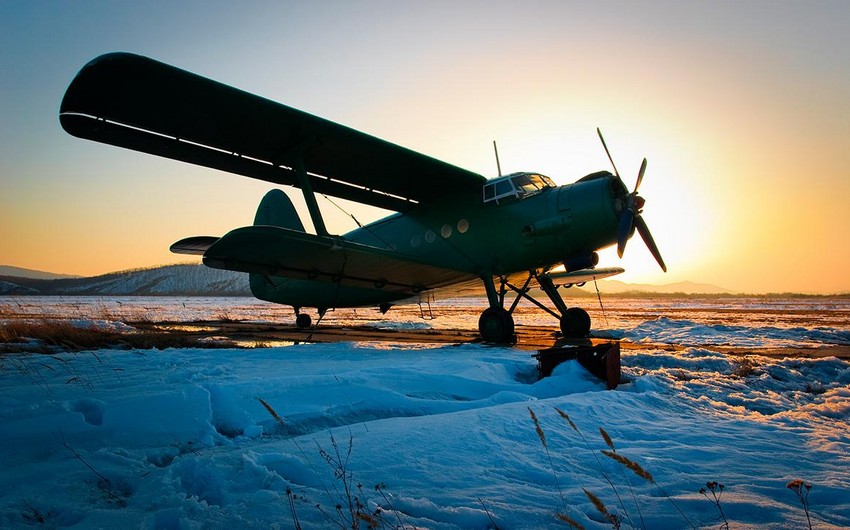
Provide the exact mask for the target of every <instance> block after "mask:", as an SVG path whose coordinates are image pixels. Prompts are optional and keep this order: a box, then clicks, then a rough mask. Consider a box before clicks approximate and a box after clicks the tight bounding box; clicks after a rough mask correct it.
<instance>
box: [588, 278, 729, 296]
mask: <svg viewBox="0 0 850 530" xmlns="http://www.w3.org/2000/svg"><path fill="white" fill-rule="evenodd" d="M589 288H590V290H592V291H593V292H595V289H594V288H593V286H589ZM584 290H585V291H586V290H588V286H585V287H584ZM599 290H600V291H601V292H603V293H606V294H626V293H651V294H678V293H681V294H732V293H733V292H732V291H730V290H729V289H724V288H723V287H718V286H716V285H712V284H710V283H694V282H679V283H668V284H665V285H650V284H645V283H625V282H621V281H619V280H602V281H600V282H599Z"/></svg>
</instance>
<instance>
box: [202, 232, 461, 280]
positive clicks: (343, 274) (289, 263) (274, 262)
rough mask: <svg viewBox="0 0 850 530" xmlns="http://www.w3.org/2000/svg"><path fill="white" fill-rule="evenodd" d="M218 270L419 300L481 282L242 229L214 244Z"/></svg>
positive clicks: (379, 253)
mask: <svg viewBox="0 0 850 530" xmlns="http://www.w3.org/2000/svg"><path fill="white" fill-rule="evenodd" d="M204 264H206V265H207V266H209V267H213V268H217V269H227V270H234V271H241V272H249V273H255V274H262V275H264V276H276V277H283V278H292V279H298V280H310V281H316V282H327V283H337V284H344V285H347V286H356V287H364V288H372V289H386V290H388V291H393V292H400V293H409V294H411V295H412V294H417V293H420V292H422V291H426V290H430V289H434V288H438V287H443V286H446V285H450V284H454V283H457V282H460V281H465V280H471V279H474V278H477V276H476V275H475V274H473V273H470V272H463V271H457V270H452V269H448V268H443V267H436V266H433V265H426V264H423V263H418V262H416V261H414V260H412V259H411V258H409V257H407V256H405V255H403V254H400V253H398V252H395V251H392V250H387V249H383V248H378V247H372V246H369V245H363V244H360V243H354V242H352V241H346V240H344V239H342V238H339V237H325V236H317V235H314V234H308V233H305V232H301V231H298V230H291V229H288V228H280V227H276V226H246V227H243V228H237V229H236V230H233V231H231V232H229V233H227V234H226V235H225V236H224V237H222V238H221V239H220V240H218V241H217V242H216V243H215V244H213V245H212V246H211V247H210V248H209V249H208V250H207V251H206V253H205V254H204Z"/></svg>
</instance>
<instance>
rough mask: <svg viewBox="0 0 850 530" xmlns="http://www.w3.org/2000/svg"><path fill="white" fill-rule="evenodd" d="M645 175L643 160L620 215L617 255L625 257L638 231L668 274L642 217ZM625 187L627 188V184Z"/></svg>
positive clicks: (600, 133)
mask: <svg viewBox="0 0 850 530" xmlns="http://www.w3.org/2000/svg"><path fill="white" fill-rule="evenodd" d="M596 133H597V134H598V135H599V139H600V140H602V147H604V148H605V154H607V155H608V160H610V161H611V165H612V166H613V167H614V175H616V176H617V178H618V179H620V182H622V180H623V179H622V178H621V177H620V173H619V172H618V171H617V166H616V165H615V164H614V159H613V158H612V157H611V152H610V151H609V150H608V146H607V145H606V144H605V138H603V137H602V131H600V130H599V128H598V127H597V128H596ZM644 173H646V159H645V158H644V159H643V163H641V165H640V170H639V171H638V177H637V182H636V183H635V189H634V191H632V192H631V193H629V194H628V195H627V196H626V205H625V206H626V207H625V208H624V209H623V211H622V212H621V213H620V226H619V228H618V229H617V255H618V256H620V257H621V258H622V257H623V252H624V251H625V250H626V242H627V241H628V240H629V237H630V236H631V235H632V233H633V232H634V230H635V229H637V231H638V233H639V234H640V237H641V239H643V242H644V243H645V244H646V246H647V248H648V249H649V251H650V252H651V253H652V255H653V257H654V258H655V261H657V262H658V264H659V265H660V266H661V270H663V271H664V272H667V265H665V264H664V259H662V258H661V252H659V250H658V246H657V245H656V244H655V239H653V238H652V234H651V233H650V232H649V227H648V226H646V221H644V220H643V217H641V215H640V214H641V212H642V211H643V205H644V204H645V203H646V201H645V200H644V198H643V197H641V196H640V195H638V194H637V192H638V188H640V183H641V182H643V175H644ZM623 187H624V188H625V184H624V185H623Z"/></svg>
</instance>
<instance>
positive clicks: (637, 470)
mask: <svg viewBox="0 0 850 530" xmlns="http://www.w3.org/2000/svg"><path fill="white" fill-rule="evenodd" d="M602 454H603V455H605V456H607V457H608V458H610V459H612V460H614V461H616V462H618V463H619V464H620V465H622V466H624V467H626V468H627V469H631V470H632V472H633V473H634V474H635V475H637V476H639V477H640V478H642V479H644V480H646V481H648V482H652V483H653V484H654V483H655V479H653V478H652V474H651V473H650V472H649V471H647V470H645V469H644V468H642V467H641V465H640V464H638V463H637V462H635V461H634V460H630V459H628V458H626V457H625V456H623V455H621V454H620V453H615V452H614V451H605V450H603V451H602Z"/></svg>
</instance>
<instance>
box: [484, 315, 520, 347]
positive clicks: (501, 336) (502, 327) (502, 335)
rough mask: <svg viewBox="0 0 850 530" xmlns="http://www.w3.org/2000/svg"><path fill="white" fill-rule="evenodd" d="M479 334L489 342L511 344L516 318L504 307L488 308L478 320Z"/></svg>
mask: <svg viewBox="0 0 850 530" xmlns="http://www.w3.org/2000/svg"><path fill="white" fill-rule="evenodd" d="M478 332H479V333H480V334H481V338H482V339H484V340H485V341H487V342H496V343H505V342H510V341H511V339H513V337H514V317H512V316H511V314H510V313H508V311H507V310H506V309H505V308H503V307H490V308H487V309H485V310H484V312H483V313H481V317H480V318H479V319H478Z"/></svg>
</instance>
